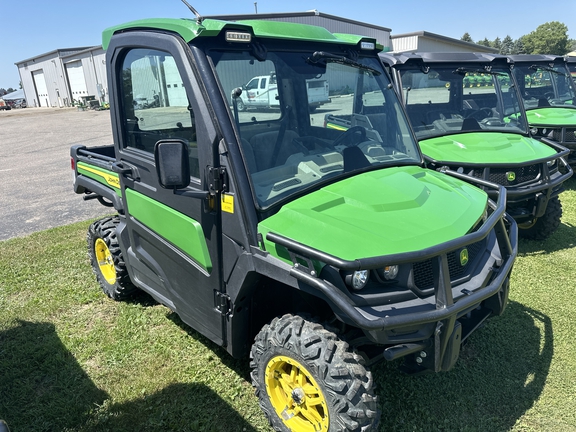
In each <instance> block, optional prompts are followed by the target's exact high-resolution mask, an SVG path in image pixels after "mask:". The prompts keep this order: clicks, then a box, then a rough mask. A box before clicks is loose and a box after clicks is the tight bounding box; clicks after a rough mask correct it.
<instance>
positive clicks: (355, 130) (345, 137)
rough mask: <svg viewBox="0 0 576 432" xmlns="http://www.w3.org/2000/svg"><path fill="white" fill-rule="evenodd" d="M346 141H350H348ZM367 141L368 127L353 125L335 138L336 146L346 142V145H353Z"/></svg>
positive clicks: (334, 143) (334, 144)
mask: <svg viewBox="0 0 576 432" xmlns="http://www.w3.org/2000/svg"><path fill="white" fill-rule="evenodd" d="M346 141H348V142H347V143H346ZM364 141H366V129H365V128H364V127H362V126H352V127H351V128H350V129H348V130H347V131H346V132H344V133H343V134H341V135H340V136H339V137H338V138H336V139H335V140H334V142H333V143H332V145H333V146H334V147H336V146H338V145H341V144H344V145H345V146H346V147H352V146H355V145H358V144H360V143H361V142H364Z"/></svg>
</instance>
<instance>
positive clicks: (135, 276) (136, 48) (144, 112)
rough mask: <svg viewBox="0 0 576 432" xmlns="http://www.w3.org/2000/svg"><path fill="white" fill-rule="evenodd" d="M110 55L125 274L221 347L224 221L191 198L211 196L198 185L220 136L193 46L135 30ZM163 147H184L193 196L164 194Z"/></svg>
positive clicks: (202, 184) (202, 201) (119, 39)
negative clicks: (171, 143)
mask: <svg viewBox="0 0 576 432" xmlns="http://www.w3.org/2000/svg"><path fill="white" fill-rule="evenodd" d="M107 56H108V62H109V64H110V66H109V69H108V78H109V83H111V87H112V88H113V89H114V91H113V92H111V93H112V94H111V96H112V98H113V101H112V103H111V108H112V109H111V116H112V123H113V126H114V127H113V133H114V140H115V142H116V149H117V156H118V157H117V160H118V162H116V164H115V171H116V172H118V173H119V174H120V179H121V186H122V188H121V190H122V195H123V200H124V205H125V215H124V217H123V218H122V220H123V222H124V224H125V225H123V226H122V227H121V236H122V242H121V243H122V244H123V245H124V248H125V249H126V250H125V251H124V252H125V257H126V260H127V261H128V264H129V266H128V268H129V272H130V276H131V278H132V280H133V282H134V283H135V284H136V285H137V286H138V287H140V288H141V289H143V290H145V291H147V292H148V293H150V294H151V295H152V296H153V297H154V298H155V299H156V300H158V301H159V302H161V303H163V304H165V305H166V306H168V307H169V308H170V309H172V310H174V311H175V312H176V313H177V314H178V315H179V316H180V318H181V319H182V320H183V321H184V322H186V323H187V324H189V325H190V326H191V327H193V328H195V329H196V330H198V331H199V332H201V333H202V334H204V335H206V336H207V337H209V338H210V339H211V340H213V341H214V342H216V343H219V344H223V343H224V341H225V338H224V334H223V331H224V330H223V325H222V324H223V317H222V315H221V313H220V312H219V310H218V308H217V304H218V301H219V298H220V297H221V296H220V294H221V292H222V290H223V285H222V277H221V272H220V268H221V267H222V266H221V261H222V256H221V238H222V233H221V222H220V216H219V214H218V212H214V211H211V209H210V208H209V206H208V201H207V200H205V199H202V198H198V197H196V196H201V195H202V193H201V192H202V191H205V190H207V189H208V185H207V181H206V179H205V178H204V177H205V172H206V171H207V170H208V167H209V166H210V164H211V161H212V160H213V159H212V148H213V143H214V142H215V140H217V139H218V137H217V134H216V130H215V128H214V124H213V121H214V120H212V118H211V117H210V116H209V115H208V114H207V113H208V112H209V110H208V109H207V107H206V101H205V100H204V99H203V95H202V93H201V91H200V87H199V85H198V82H197V81H196V78H195V73H194V64H192V60H190V59H191V58H192V56H191V54H190V53H189V47H188V46H187V45H186V44H185V43H184V41H182V40H181V39H180V38H178V37H177V36H174V35H167V34H162V33H150V32H145V31H138V32H130V33H124V34H121V35H116V36H114V37H113V38H112V42H111V45H110V47H109V48H108V52H107ZM136 98H139V99H142V98H143V99H145V100H146V101H147V103H146V104H139V103H137V102H136V101H135V99H136ZM159 140H181V141H183V142H184V143H186V145H187V147H188V152H189V163H190V175H191V182H190V186H188V187H187V191H189V192H196V194H194V193H189V194H188V196H184V195H182V194H176V193H175V191H173V190H170V189H164V188H162V187H161V186H160V183H159V179H158V175H157V171H156V166H155V163H154V146H155V144H156V143H157V142H158V141H159ZM190 195H192V196H190ZM121 216H122V215H121Z"/></svg>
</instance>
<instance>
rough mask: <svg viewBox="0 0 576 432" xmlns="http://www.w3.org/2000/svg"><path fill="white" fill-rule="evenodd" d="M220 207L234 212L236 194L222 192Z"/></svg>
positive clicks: (225, 210)
mask: <svg viewBox="0 0 576 432" xmlns="http://www.w3.org/2000/svg"><path fill="white" fill-rule="evenodd" d="M220 208H221V209H222V211H224V212H226V213H234V195H229V194H222V200H221V203H220Z"/></svg>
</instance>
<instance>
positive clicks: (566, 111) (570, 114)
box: [526, 107, 576, 127]
mask: <svg viewBox="0 0 576 432" xmlns="http://www.w3.org/2000/svg"><path fill="white" fill-rule="evenodd" d="M526 118H527V119H528V124H529V125H530V126H572V127H576V109H574V108H555V107H550V108H548V107H544V108H535V109H531V110H527V111H526Z"/></svg>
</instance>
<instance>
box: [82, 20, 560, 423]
mask: <svg viewBox="0 0 576 432" xmlns="http://www.w3.org/2000/svg"><path fill="white" fill-rule="evenodd" d="M103 47H104V49H106V50H107V57H106V59H107V70H108V89H109V92H110V109H111V111H110V114H111V120H112V130H113V136H114V143H113V144H110V145H109V146H104V147H91V148H87V147H85V146H82V145H75V146H74V147H72V149H71V156H72V166H73V168H74V174H75V181H74V190H75V191H76V192H77V193H79V194H83V195H84V197H85V199H92V198H94V199H98V200H99V201H100V202H102V203H103V204H109V205H111V206H113V207H114V209H115V210H116V212H117V213H118V214H117V215H116V216H113V217H108V218H105V219H103V220H100V221H97V222H95V223H93V224H92V225H91V227H90V229H89V231H88V251H89V254H90V258H91V264H92V267H93V269H94V273H95V274H96V279H97V280H98V282H99V284H100V286H101V287H102V289H103V291H104V292H105V293H106V295H108V296H109V297H111V298H113V299H116V300H121V299H125V298H126V297H128V296H130V295H133V294H134V293H135V292H137V291H138V290H142V291H145V292H147V293H149V294H150V295H151V296H153V297H154V298H155V299H156V300H157V301H158V302H160V303H162V304H164V305H166V306H167V307H168V308H170V309H171V310H173V311H175V313H177V314H178V315H179V317H180V318H181V319H182V321H183V322H185V323H186V324H188V325H190V326H191V327H192V328H194V329H196V330H197V331H198V332H200V333H201V334H203V335H204V336H206V337H207V338H208V339H209V340H211V341H213V342H214V344H215V345H218V346H222V347H223V348H224V349H225V350H226V351H227V352H229V353H230V354H231V355H233V356H235V357H238V358H244V359H246V362H248V361H249V362H250V366H251V368H252V372H251V379H252V383H253V385H254V387H255V389H256V394H257V396H258V398H259V400H260V406H261V407H262V409H263V411H264V413H265V415H266V416H267V417H268V419H269V420H270V423H271V425H272V426H273V428H274V430H276V431H284V432H287V431H299V432H302V431H324V432H334V431H338V432H340V431H349V432H352V431H355V432H368V431H376V430H378V423H379V418H380V414H381V412H380V407H379V405H378V399H377V394H376V392H375V388H374V379H373V377H372V374H371V373H370V370H369V367H370V365H372V364H374V363H376V362H377V361H380V360H383V359H385V360H390V361H392V360H397V359H404V364H403V365H404V368H405V369H406V370H407V371H410V372H424V371H434V372H440V371H448V370H450V369H451V368H452V367H453V366H454V364H455V362H456V361H457V359H458V357H459V353H460V347H461V345H462V342H463V341H464V340H466V339H467V338H468V337H469V336H470V335H471V334H472V333H473V332H474V331H475V330H477V329H478V328H480V327H481V325H482V323H484V322H485V321H486V320H487V319H489V318H490V317H493V316H495V315H499V314H501V313H503V312H504V310H505V308H506V304H507V299H508V292H509V287H510V274H511V272H512V268H513V264H514V260H515V257H516V254H517V244H518V243H517V227H516V223H515V221H514V219H512V218H511V217H510V216H509V215H507V214H506V213H505V208H506V190H505V189H504V188H503V187H499V186H497V185H494V184H490V183H487V182H485V181H483V180H482V179H475V178H469V177H467V176H465V175H463V174H459V173H455V172H454V173H452V172H451V173H449V175H447V174H444V173H440V172H438V171H435V170H430V169H427V168H426V167H425V164H424V160H423V157H422V154H421V152H420V149H419V147H418V143H417V141H416V139H415V137H414V135H413V133H412V131H411V128H410V126H409V124H408V121H407V119H406V117H405V113H404V110H403V108H402V105H401V103H400V101H399V100H398V97H397V95H396V93H395V91H394V89H393V87H392V85H391V81H390V79H389V76H388V75H387V74H386V72H385V71H384V69H383V67H382V64H381V62H380V60H379V58H378V52H379V51H381V49H382V47H381V46H380V45H378V44H377V43H376V41H375V40H374V39H372V38H369V37H362V36H354V35H346V34H332V33H330V32H328V31H327V30H326V29H324V28H320V27H314V26H308V25H302V24H294V23H285V22H267V21H260V20H254V21H239V22H225V21H219V20H211V19H203V18H202V17H197V18H196V19H195V20H192V19H156V20H142V21H136V22H131V23H127V24H125V25H122V26H118V27H114V28H111V29H108V30H107V31H105V32H104V36H103ZM270 74H274V76H275V78H276V80H277V84H278V86H277V90H278V109H275V110H270V109H267V110H250V111H242V110H241V109H240V106H239V100H241V97H242V95H243V93H244V92H245V90H244V89H242V84H244V83H246V82H248V80H249V79H250V78H251V77H256V76H264V75H270ZM312 79H314V80H324V81H325V82H326V84H327V86H328V87H327V88H329V89H331V90H333V91H334V93H335V94H338V95H341V96H342V97H335V96H334V97H332V101H331V102H330V103H328V104H326V105H322V107H320V108H319V109H318V110H316V112H310V109H309V101H310V94H309V93H308V92H309V89H310V88H311V87H310V86H309V85H307V82H308V83H309V82H310V80H312ZM253 93H254V92H253ZM139 95H142V97H140V96H139ZM154 96H156V97H154ZM246 96H247V97H249V96H250V95H249V94H248V95H246ZM135 97H138V98H144V99H146V100H150V101H152V102H150V103H146V104H140V103H134V102H135V100H134V98H135ZM327 113H330V114H331V115H335V116H336V115H337V116H341V117H342V118H346V119H348V120H349V121H350V122H351V127H350V128H348V129H346V130H335V129H328V128H326V127H324V124H323V120H324V116H325V115H326V114H327ZM550 159H551V160H552V158H550ZM463 180H465V181H463ZM471 183H472V184H471ZM474 183H475V184H477V185H482V186H484V187H486V188H487V190H489V191H490V192H489V194H488V193H486V192H485V191H483V190H481V189H480V188H478V187H476V186H474V185H473V184H474ZM490 197H492V198H493V199H491V198H490ZM384 391H385V390H384ZM384 417H385V416H384ZM384 428H386V426H384Z"/></svg>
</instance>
